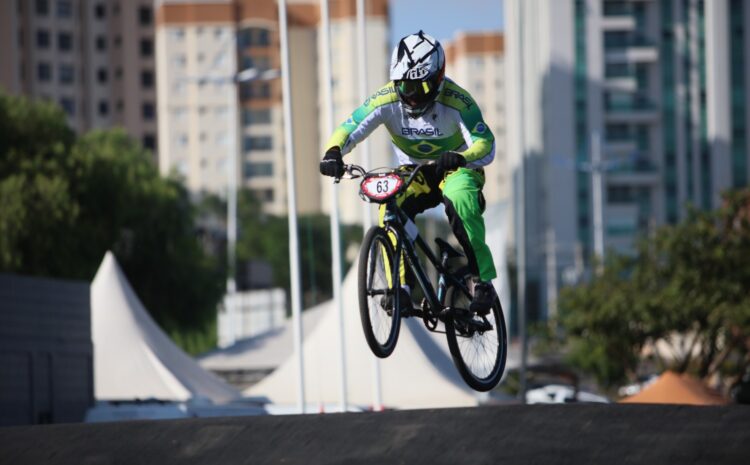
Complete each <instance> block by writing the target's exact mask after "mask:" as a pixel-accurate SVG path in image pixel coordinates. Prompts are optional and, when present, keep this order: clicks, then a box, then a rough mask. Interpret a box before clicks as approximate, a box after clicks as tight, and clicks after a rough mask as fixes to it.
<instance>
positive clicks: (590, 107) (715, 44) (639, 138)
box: [505, 0, 750, 307]
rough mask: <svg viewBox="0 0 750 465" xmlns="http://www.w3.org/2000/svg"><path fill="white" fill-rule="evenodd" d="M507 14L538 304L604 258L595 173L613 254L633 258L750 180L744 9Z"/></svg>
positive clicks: (749, 68)
mask: <svg viewBox="0 0 750 465" xmlns="http://www.w3.org/2000/svg"><path fill="white" fill-rule="evenodd" d="M505 17H506V25H507V29H506V40H507V45H508V47H507V50H508V52H507V82H508V86H507V87H508V92H507V106H508V119H507V121H508V155H509V160H510V164H511V167H512V169H514V176H517V175H518V167H519V162H520V160H521V157H524V160H525V167H526V177H525V183H526V208H525V211H524V214H525V234H524V237H525V238H526V244H527V257H528V258H527V261H528V267H527V269H528V280H529V283H530V286H531V287H532V291H531V293H532V294H534V296H536V298H538V299H539V300H540V301H544V300H543V294H544V292H543V291H541V290H536V291H535V290H533V289H545V288H546V287H547V286H546V284H547V283H548V282H550V280H552V279H554V281H557V279H558V278H560V277H567V278H572V279H575V276H576V275H577V274H578V273H577V272H578V271H580V265H576V263H581V262H582V261H583V260H582V259H585V258H589V257H591V256H592V254H593V247H594V226H593V225H594V219H595V218H594V216H595V211H594V208H593V194H594V190H593V187H592V180H591V179H592V176H591V169H592V168H599V169H600V170H601V173H602V183H601V186H602V187H601V189H600V192H601V193H602V205H603V208H602V219H603V228H602V230H603V237H604V246H605V248H606V249H608V250H615V251H617V252H621V253H632V251H633V246H634V241H635V240H636V238H637V237H639V236H642V235H644V234H647V233H648V231H650V230H651V229H652V228H653V227H655V226H658V225H662V224H670V223H676V222H678V221H680V220H681V219H683V218H685V216H686V213H687V205H688V204H693V205H696V206H698V207H700V208H706V209H708V208H714V207H716V206H718V205H719V199H720V197H719V196H720V193H721V192H722V191H723V190H725V189H728V188H731V187H741V186H746V185H747V184H748V179H749V177H750V162H749V160H748V154H749V153H750V146H749V145H748V144H750V141H748V137H747V134H748V115H747V108H750V93H748V91H747V89H748V79H750V77H749V76H750V52H749V51H750V34H748V28H749V27H750V5H748V4H747V3H746V2H743V1H742V0H710V1H705V0H661V1H656V0H629V1H627V0H621V1H613V0H506V1H505ZM595 153H597V154H600V156H601V160H602V163H601V164H600V165H598V166H596V167H593V166H592V163H591V160H592V154H595ZM514 203H515V202H514ZM515 217H516V219H517V224H520V218H521V215H520V212H518V211H516V216H515ZM516 233H518V230H516ZM550 237H552V238H553V240H552V241H550V240H549V238H550ZM553 251H554V260H553V261H552V262H553V263H556V264H557V266H556V269H555V275H551V274H550V273H549V272H548V271H546V268H547V269H548V268H549V267H545V263H547V264H548V263H550V261H549V260H548V257H549V256H550V255H551V254H553ZM532 298H534V297H532ZM542 307H543V306H542Z"/></svg>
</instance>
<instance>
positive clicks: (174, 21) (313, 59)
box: [156, 0, 388, 222]
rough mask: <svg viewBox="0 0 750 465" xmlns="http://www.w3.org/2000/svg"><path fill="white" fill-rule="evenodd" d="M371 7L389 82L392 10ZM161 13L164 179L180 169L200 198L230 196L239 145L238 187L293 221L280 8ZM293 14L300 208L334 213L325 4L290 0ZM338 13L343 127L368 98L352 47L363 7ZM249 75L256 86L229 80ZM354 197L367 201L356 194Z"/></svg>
mask: <svg viewBox="0 0 750 465" xmlns="http://www.w3.org/2000/svg"><path fill="white" fill-rule="evenodd" d="M367 3H368V12H367V21H366V24H367V29H368V40H369V41H370V47H369V50H368V51H369V57H368V58H369V60H370V66H371V67H372V68H371V69H372V70H373V72H372V76H379V75H381V76H385V73H386V71H385V69H386V68H385V65H384V64H383V63H384V62H385V57H384V56H385V48H386V46H385V44H386V36H387V24H388V15H387V4H386V1H385V0H378V1H369V2H367ZM157 8H158V10H157V32H156V37H157V38H156V43H157V68H158V70H159V72H158V92H159V112H160V115H161V118H160V122H159V124H160V126H159V141H160V144H161V146H162V150H161V151H160V160H159V166H160V169H161V171H162V173H165V174H166V173H168V172H170V171H172V170H176V171H177V172H178V173H180V174H181V175H182V176H183V177H184V178H185V180H186V181H187V185H188V188H189V189H191V190H192V191H194V192H200V191H209V192H214V193H219V194H223V193H224V192H225V189H226V185H227V180H228V169H227V168H228V166H227V163H229V160H230V151H231V150H232V146H233V144H235V143H236V144H239V146H238V147H239V148H238V151H239V154H240V155H239V156H238V160H237V166H236V169H235V170H234V172H235V173H236V175H237V178H238V184H239V185H242V186H244V187H247V188H249V189H251V190H253V191H254V192H255V193H256V194H257V197H258V199H259V200H260V201H261V202H262V203H263V205H264V209H265V210H266V211H268V212H269V213H276V214H282V213H285V212H286V208H287V195H286V179H287V175H286V173H287V167H286V164H285V157H284V130H283V121H282V113H283V108H282V94H281V91H282V89H281V79H280V78H279V77H273V75H269V74H268V73H264V72H265V71H269V70H278V69H279V68H280V67H281V59H280V48H279V46H280V43H279V40H280V37H279V24H278V10H277V3H276V1H275V0H215V1H211V2H206V1H185V0H161V1H159V2H158V7H157ZM287 12H288V13H287V15H288V23H289V29H288V31H289V53H290V67H291V73H290V78H291V91H292V96H291V97H292V112H293V118H294V121H293V122H294V138H295V139H294V144H295V154H294V156H295V165H296V178H297V206H298V210H299V211H300V212H301V213H310V212H319V211H327V210H328V208H327V206H328V202H327V201H326V200H325V199H326V198H327V194H326V193H327V192H328V188H327V187H325V186H327V185H329V183H327V182H326V181H327V180H325V179H323V178H322V177H321V176H320V175H319V173H318V162H319V161H320V158H321V157H322V155H323V153H324V150H325V148H324V147H323V145H324V144H325V140H326V139H327V137H328V134H325V132H326V131H327V130H326V128H325V126H326V125H325V121H326V118H325V112H326V109H325V108H326V106H325V105H324V104H323V102H324V101H323V99H324V98H325V97H326V90H325V88H324V87H323V79H322V76H323V71H324V70H323V68H322V64H321V62H322V60H321V59H320V57H321V54H322V50H321V49H320V48H321V47H322V41H323V37H322V32H321V30H320V29H321V25H320V11H319V2H317V1H315V0H294V1H290V2H288V9H287ZM330 14H331V34H332V50H333V60H334V73H333V86H334V91H333V96H334V105H335V106H334V112H336V117H337V118H336V120H337V121H338V122H340V121H343V120H344V119H345V118H346V113H345V112H348V111H352V110H353V109H354V108H355V107H356V106H357V105H359V102H360V101H361V100H362V99H361V98H359V96H358V94H357V89H358V86H357V81H356V79H357V77H356V74H355V73H356V56H355V49H354V47H355V46H356V42H355V41H352V40H350V38H351V37H354V36H355V34H356V19H355V16H356V9H355V1H354V0H338V1H332V2H330ZM250 69H253V70H257V72H258V73H257V79H253V80H250V81H248V82H240V83H239V84H238V85H237V86H234V85H233V84H232V82H231V81H230V79H229V78H231V77H233V76H235V75H236V74H237V73H238V72H242V71H245V70H250ZM375 80H376V81H378V80H379V79H375ZM235 117H237V119H238V121H237V122H236V123H235V122H234V121H236V120H233V118H235ZM339 120H340V121H339ZM234 124H237V128H238V129H237V132H238V133H239V137H238V138H237V141H236V142H235V141H232V140H230V139H231V138H232V137H233V134H237V132H235V131H233V130H232V125H234ZM328 181H330V180H328ZM342 197H343V195H342ZM352 197H353V199H352V201H353V202H354V201H356V202H360V200H359V198H358V197H357V196H356V191H355V192H354V193H353V195H352ZM342 200H343V199H342ZM341 210H342V216H343V219H344V221H350V222H353V221H359V220H360V219H361V216H362V215H361V211H362V209H361V208H359V209H357V212H360V214H359V215H354V216H351V217H348V216H347V215H346V212H347V211H348V210H351V209H350V208H347V207H346V206H342V208H341Z"/></svg>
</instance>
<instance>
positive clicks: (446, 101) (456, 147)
mask: <svg viewBox="0 0 750 465" xmlns="http://www.w3.org/2000/svg"><path fill="white" fill-rule="evenodd" d="M381 124H384V125H385V127H386V128H387V129H388V132H389V133H390V135H391V140H392V142H393V147H394V150H395V152H396V155H397V156H398V159H399V163H401V164H407V163H418V164H419V163H426V162H428V161H431V160H435V159H437V158H439V157H440V155H441V154H443V152H446V151H450V150H452V151H456V152H459V153H461V154H462V155H463V156H464V157H465V158H466V161H467V162H468V164H467V166H468V167H469V168H477V167H480V166H485V165H488V164H489V163H490V162H491V161H492V160H493V159H494V158H495V137H494V136H493V135H492V131H490V128H489V127H488V126H487V124H486V123H485V122H484V120H483V119H482V112H481V111H480V110H479V106H478V105H477V104H476V102H475V101H474V99H473V98H472V97H471V95H469V93H468V92H466V90H464V89H462V88H461V87H459V86H458V85H457V84H456V83H454V82H453V81H451V80H450V79H447V78H446V79H445V83H444V85H443V89H442V91H441V92H440V95H438V97H437V100H436V101H435V104H434V105H433V106H432V108H431V109H430V110H429V111H427V112H425V114H424V115H422V116H420V117H419V118H410V117H409V116H407V114H406V112H405V111H404V109H403V108H402V107H401V102H400V100H399V98H398V95H397V94H396V88H395V87H394V84H393V82H392V81H391V82H389V83H388V84H386V85H385V86H383V87H381V88H380V89H379V90H378V91H377V92H375V93H374V94H373V95H372V96H370V98H368V99H367V100H365V103H364V104H362V106H361V107H359V108H357V109H356V110H355V111H354V113H352V115H351V116H350V117H349V118H348V119H347V120H346V121H344V122H343V123H342V124H341V125H340V126H339V127H338V128H336V130H335V131H334V133H333V135H332V136H331V138H330V139H329V141H328V145H326V148H329V147H333V146H335V145H338V146H339V147H340V148H341V153H342V154H346V153H349V152H351V150H352V149H353V148H354V147H355V146H356V145H357V144H358V143H360V142H361V141H362V140H364V139H365V138H366V137H367V136H369V135H370V133H372V131H373V130H375V128H376V127H378V126H379V125H381Z"/></svg>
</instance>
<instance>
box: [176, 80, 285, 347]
mask: <svg viewBox="0 0 750 465" xmlns="http://www.w3.org/2000/svg"><path fill="white" fill-rule="evenodd" d="M278 76H279V71H278V70H276V69H269V70H265V71H260V70H258V69H255V68H248V69H244V70H242V71H240V72H238V73H232V74H223V75H210V74H206V75H199V76H183V77H180V78H178V79H177V81H182V82H193V83H207V82H210V83H214V84H220V85H229V86H230V87H229V89H228V90H227V93H226V96H227V101H226V104H227V119H228V121H227V125H228V126H229V136H228V140H229V149H228V152H229V160H228V163H227V192H226V195H227V285H226V286H227V296H226V298H225V299H224V306H225V309H226V311H227V315H228V319H229V322H230V325H229V326H230V327H229V337H228V341H227V343H228V345H231V344H233V343H234V342H235V340H236V331H237V312H236V310H237V309H236V305H235V302H234V298H233V295H234V293H235V292H236V291H237V283H236V280H235V275H236V253H235V251H236V248H237V165H238V161H239V156H238V152H239V148H240V144H239V142H238V141H239V134H240V131H239V123H238V117H237V115H238V110H237V107H238V105H237V86H238V85H239V84H241V83H244V82H250V81H268V80H271V79H275V78H277V77H278Z"/></svg>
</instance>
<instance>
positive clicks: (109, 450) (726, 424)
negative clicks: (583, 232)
mask: <svg viewBox="0 0 750 465" xmlns="http://www.w3.org/2000/svg"><path fill="white" fill-rule="evenodd" d="M178 463H179V464H192V463H210V464H242V463H252V464H255V463H260V464H266V463H270V464H297V463H299V464H353V463H376V464H401V463H404V464H412V463H424V464H458V463H461V464H463V463H467V464H485V463H487V464H489V463H492V464H504V465H515V464H524V465H526V464H545V465H549V464H608V465H609V464H619V463H622V464H639V465H646V464H658V465H664V464H679V465H687V464H712V465H714V464H722V465H723V464H742V465H747V464H750V407H742V406H728V407H689V406H647V405H616V404H613V405H540V406H521V405H519V406H502V407H485V408H473V409H445V410H416V411H393V412H383V413H351V414H349V413H347V414H326V415H305V416H300V415H294V416H264V417H237V418H202V419H190V420H168V421H151V422H143V421H140V422H123V423H106V424H79V425H52V426H35V427H15V428H0V464H3V465H5V464H13V465H17V464H85V465H93V464H158V465H170V464H178Z"/></svg>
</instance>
